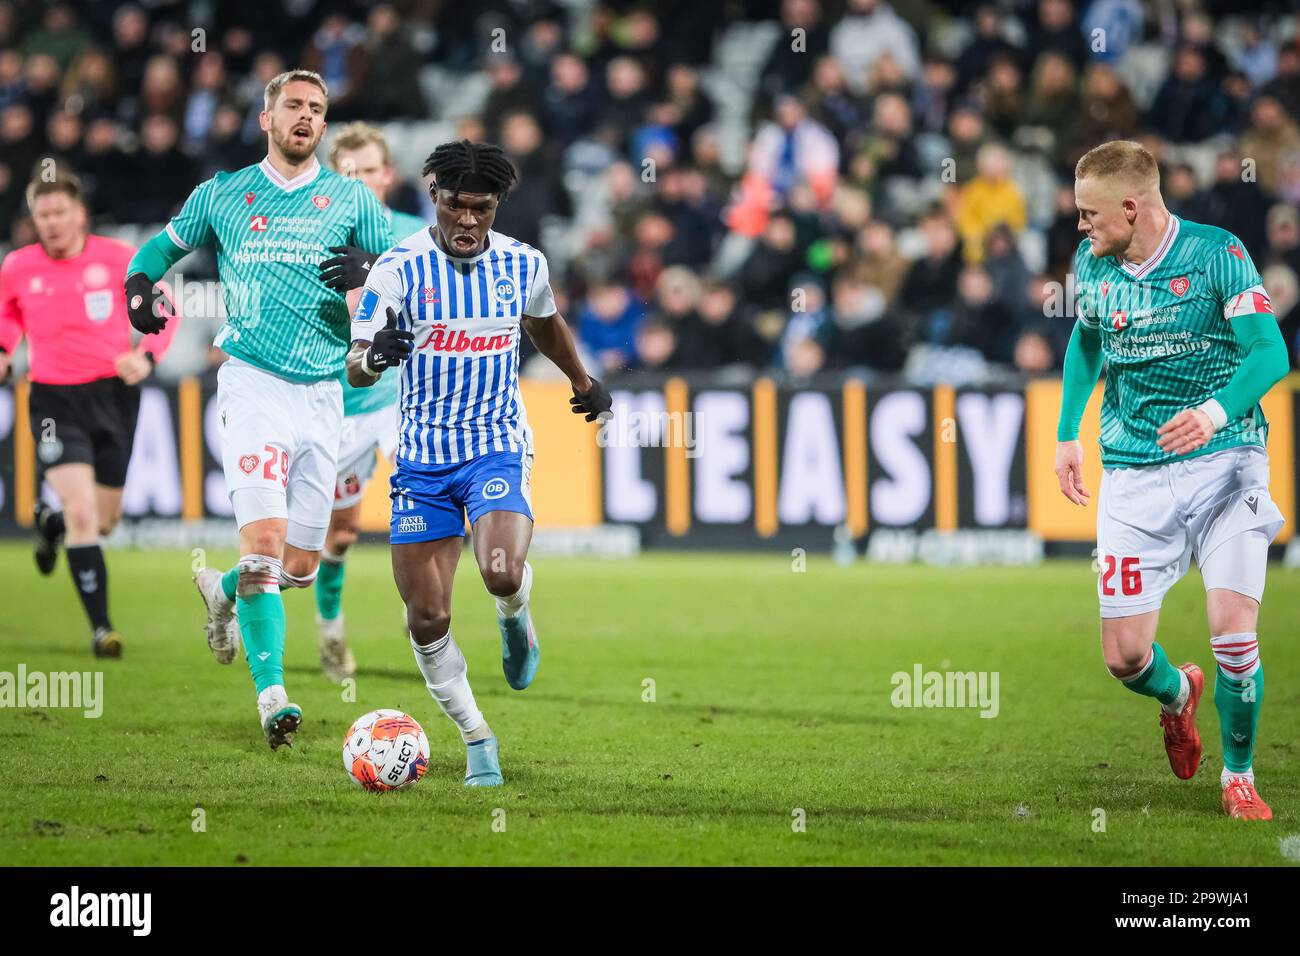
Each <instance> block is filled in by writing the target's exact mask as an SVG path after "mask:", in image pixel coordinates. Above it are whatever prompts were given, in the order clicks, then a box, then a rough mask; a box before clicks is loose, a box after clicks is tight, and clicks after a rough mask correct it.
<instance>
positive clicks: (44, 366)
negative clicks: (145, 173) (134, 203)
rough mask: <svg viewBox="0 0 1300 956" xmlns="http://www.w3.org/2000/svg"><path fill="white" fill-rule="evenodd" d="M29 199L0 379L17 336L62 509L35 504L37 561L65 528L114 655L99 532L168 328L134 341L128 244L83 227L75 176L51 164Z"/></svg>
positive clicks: (115, 514) (1, 291)
mask: <svg viewBox="0 0 1300 956" xmlns="http://www.w3.org/2000/svg"><path fill="white" fill-rule="evenodd" d="M27 205H28V207H29V208H30V209H31V213H32V221H33V223H34V225H35V227H36V235H37V240H38V241H37V242H35V243H33V244H32V245H30V246H24V247H23V248H21V249H17V250H15V251H14V252H11V253H10V254H9V255H8V256H6V257H5V258H4V263H3V265H0V382H3V381H4V380H5V379H7V378H8V377H9V373H10V362H11V361H12V356H13V352H14V349H15V348H17V346H18V343H19V341H20V340H21V339H22V338H23V336H24V335H25V336H26V337H27V346H28V349H29V358H30V360H31V362H30V365H31V368H30V371H29V373H28V375H29V377H30V378H31V381H32V386H31V403H30V410H31V426H32V436H33V437H34V438H35V439H36V442H37V445H36V450H37V457H38V458H39V459H40V465H41V467H42V468H43V470H44V478H45V480H46V481H48V482H49V483H50V487H51V488H53V489H54V493H55V494H56V495H58V498H59V503H60V505H61V507H62V509H63V510H62V511H56V510H54V509H53V508H51V507H50V506H49V505H48V504H46V503H45V502H43V501H40V500H38V501H37V503H36V514H35V519H36V565H37V567H38V568H39V569H40V572H41V573H42V574H50V573H51V572H52V571H53V570H54V565H55V561H56V559H57V557H58V548H59V543H60V541H63V540H64V538H65V536H66V543H67V551H68V569H69V570H70V571H71V572H72V580H73V583H74V584H75V585H76V587H77V593H78V594H79V595H80V596H81V604H82V607H83V608H84V609H85V611H86V617H87V618H88V619H89V621H90V629H91V635H92V638H91V640H92V647H93V649H94V652H95V656H96V657H120V656H121V655H122V639H121V637H120V636H119V635H118V634H117V632H116V631H114V629H113V623H112V621H111V619H110V618H109V616H108V569H107V567H106V566H105V564H104V552H103V550H102V549H101V548H100V546H99V539H100V536H102V535H107V534H109V533H110V532H111V531H112V530H113V528H114V527H115V526H116V525H117V522H118V519H120V518H121V517H122V488H123V486H124V485H125V484H126V470H127V464H128V463H129V462H130V460H131V446H132V444H133V442H134V440H135V425H136V417H137V414H138V412H139V410H140V383H141V382H142V381H144V380H145V379H146V378H147V377H148V376H149V373H150V372H152V371H153V366H154V362H155V360H156V359H160V358H162V356H163V353H164V352H166V351H167V346H168V345H170V344H171V339H172V337H173V336H174V335H175V333H176V325H175V324H173V325H172V326H171V328H169V329H167V330H166V331H165V332H163V333H162V334H160V335H151V336H148V337H147V338H145V339H143V340H142V341H141V342H140V344H138V345H136V346H132V344H131V325H130V323H129V322H128V321H127V309H126V301H125V298H124V297H123V295H122V279H123V277H125V275H126V268H127V263H128V262H129V261H130V259H131V256H132V254H133V253H134V252H135V250H134V249H133V248H132V247H131V246H128V245H126V244H125V243H122V242H118V241H117V240H116V239H107V238H104V237H103V236H95V235H91V234H90V233H89V227H88V221H87V213H86V207H85V204H84V202H83V201H82V196H81V185H80V183H79V182H78V180H77V178H76V176H74V175H73V174H72V173H70V172H67V171H65V170H56V175H55V176H54V177H53V178H51V179H48V180H47V179H44V178H39V177H38V178H37V179H35V180H33V181H32V183H31V184H30V185H29V186H28V187H27ZM39 484H40V483H39V482H38V487H39Z"/></svg>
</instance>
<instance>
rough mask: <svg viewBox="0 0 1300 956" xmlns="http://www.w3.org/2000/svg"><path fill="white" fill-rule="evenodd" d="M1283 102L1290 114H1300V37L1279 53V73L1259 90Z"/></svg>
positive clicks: (1262, 93) (1284, 108)
mask: <svg viewBox="0 0 1300 956" xmlns="http://www.w3.org/2000/svg"><path fill="white" fill-rule="evenodd" d="M1259 95H1260V96H1271V97H1273V99H1275V100H1277V101H1278V102H1279V103H1281V104H1282V109H1283V110H1285V111H1286V114H1287V115H1288V116H1300V39H1292V40H1291V41H1290V42H1289V43H1287V44H1286V45H1285V46H1283V47H1282V48H1281V49H1280V50H1279V51H1278V54H1277V75H1276V76H1274V77H1273V79H1271V80H1269V81H1268V82H1267V83H1265V84H1264V85H1263V86H1262V87H1261V88H1260V90H1259Z"/></svg>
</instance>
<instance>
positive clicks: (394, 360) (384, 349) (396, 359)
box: [364, 308, 415, 375]
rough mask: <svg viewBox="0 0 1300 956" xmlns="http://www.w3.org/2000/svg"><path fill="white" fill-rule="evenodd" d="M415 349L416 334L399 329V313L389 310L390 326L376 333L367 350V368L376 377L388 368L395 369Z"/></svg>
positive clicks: (365, 363)
mask: <svg viewBox="0 0 1300 956" xmlns="http://www.w3.org/2000/svg"><path fill="white" fill-rule="evenodd" d="M413 348H415V333H414V332H412V331H411V330H410V329H399V328H398V327H397V313H396V312H394V311H393V310H392V309H391V308H390V309H389V310H388V324H387V325H385V326H384V327H383V328H382V329H380V330H379V331H378V332H376V333H375V337H374V338H373V339H372V340H371V342H370V348H368V349H366V356H365V362H364V365H365V368H366V369H367V370H369V371H370V372H373V373H375V374H376V375H377V374H379V373H380V372H382V371H383V370H384V369H386V368H395V367H396V366H398V365H400V364H401V363H402V362H404V361H406V359H408V358H410V357H411V350H412V349H413Z"/></svg>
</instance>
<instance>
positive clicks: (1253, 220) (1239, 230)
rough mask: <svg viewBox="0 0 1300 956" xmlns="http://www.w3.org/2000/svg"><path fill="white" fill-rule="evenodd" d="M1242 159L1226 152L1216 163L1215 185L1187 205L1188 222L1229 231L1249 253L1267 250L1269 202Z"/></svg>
mask: <svg viewBox="0 0 1300 956" xmlns="http://www.w3.org/2000/svg"><path fill="white" fill-rule="evenodd" d="M1245 168H1246V167H1243V166H1242V162H1241V157H1239V156H1238V155H1237V154H1236V153H1232V152H1223V153H1220V154H1219V157H1218V159H1216V160H1215V162H1214V182H1213V183H1211V185H1210V187H1209V188H1208V189H1206V190H1203V191H1201V192H1199V193H1197V194H1196V195H1195V196H1194V197H1193V198H1192V199H1191V201H1190V202H1188V203H1187V205H1186V215H1187V218H1189V219H1193V220H1195V221H1196V222H1204V223H1208V224H1209V225H1211V226H1218V227H1219V228H1221V229H1226V230H1228V231H1229V232H1230V233H1232V234H1233V235H1234V236H1236V237H1237V238H1238V239H1240V240H1241V241H1242V242H1244V243H1245V244H1246V248H1247V249H1263V248H1264V243H1265V241H1266V240H1265V233H1264V219H1265V217H1266V216H1267V215H1268V205H1269V203H1268V198H1267V197H1266V196H1265V195H1264V194H1263V193H1262V192H1261V191H1260V189H1259V185H1258V184H1257V183H1255V182H1253V181H1250V182H1248V181H1247V180H1246V177H1245V176H1244V175H1243V173H1244V172H1245Z"/></svg>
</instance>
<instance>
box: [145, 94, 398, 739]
mask: <svg viewBox="0 0 1300 956" xmlns="http://www.w3.org/2000/svg"><path fill="white" fill-rule="evenodd" d="M328 102H329V100H328V91H327V89H326V86H325V81H324V80H322V79H321V78H320V76H318V75H317V74H315V73H311V72H309V71H306V70H292V71H289V72H287V73H281V74H280V75H278V76H276V77H275V78H273V79H272V80H271V81H270V82H269V83H267V85H266V91H265V96H264V103H263V105H264V109H263V111H262V113H261V127H262V129H263V130H264V131H265V132H266V134H267V141H268V153H267V156H266V158H265V159H263V160H262V161H261V162H260V163H257V164H256V165H253V166H248V167H246V168H244V169H241V170H238V171H237V172H233V173H217V174H216V175H215V176H214V177H213V178H212V179H210V180H208V181H207V182H205V183H202V184H201V185H199V186H198V187H197V188H196V189H195V190H194V192H193V193H192V194H191V195H190V197H189V199H187V200H186V202H185V205H184V206H183V207H182V208H181V211H180V212H179V213H178V214H177V215H176V216H175V217H174V218H173V219H172V220H171V222H169V223H168V224H167V227H166V228H165V229H164V230H163V231H162V232H160V233H158V234H157V235H156V236H154V237H153V238H152V239H150V240H149V242H148V243H146V244H145V246H144V248H142V249H141V250H140V252H139V253H138V254H137V255H136V257H135V258H134V259H132V260H131V265H130V270H129V275H128V277H127V280H126V288H127V297H128V300H129V301H130V304H131V315H132V322H133V323H136V325H137V327H138V328H139V327H144V328H152V327H154V326H156V325H161V323H162V321H163V320H161V319H158V318H156V317H155V316H154V314H153V310H152V309H151V307H150V303H151V300H152V298H153V284H154V282H155V281H156V280H157V279H159V278H160V277H161V276H162V275H163V273H165V272H166V271H167V269H169V268H170V267H171V266H172V265H173V264H174V263H175V262H176V261H178V260H179V259H180V258H181V257H183V256H184V255H186V254H187V253H188V252H189V251H190V250H192V249H194V248H196V247H198V246H201V245H206V244H212V245H214V246H216V250H217V270H218V273H219V275H220V277H221V282H222V285H223V291H224V295H225V302H226V313H227V319H226V322H225V324H224V325H223V326H222V327H221V329H220V331H218V333H217V337H216V339H215V341H214V344H215V345H217V346H219V347H220V348H222V349H223V350H225V351H226V352H227V353H228V354H229V355H230V359H229V360H228V361H226V362H225V363H223V364H222V366H221V369H220V371H219V372H218V373H217V401H218V406H219V408H220V410H221V420H222V440H221V444H222V464H223V467H224V471H225V477H226V485H227V487H228V489H229V491H230V502H231V505H232V506H233V507H234V510H235V520H236V521H237V522H238V524H239V554H240V558H239V563H238V564H237V565H236V566H235V567H233V568H231V569H230V570H229V571H227V572H225V573H224V574H222V573H221V572H220V571H218V570H216V569H213V568H204V569H203V570H201V571H200V572H199V574H198V575H197V577H196V579H195V581H196V583H197V585H198V587H199V592H200V594H202V596H203V600H204V602H205V603H206V604H207V608H208V624H207V636H208V644H209V646H210V647H211V649H212V652H213V654H214V655H215V656H216V658H217V660H218V661H219V662H221V663H223V664H226V663H229V662H230V661H231V660H232V659H233V658H234V656H235V652H236V651H237V650H238V648H239V638H240V635H242V637H243V642H244V646H245V650H246V654H247V657H248V664H249V669H250V670H251V672H252V676H253V684H254V686H255V687H256V689H257V709H258V716H259V718H260V720H261V724H262V729H263V731H264V732H265V734H266V740H267V743H268V744H270V746H271V749H272V750H274V749H276V748H278V747H280V746H282V745H283V744H286V743H292V735H293V733H294V732H295V731H296V730H297V729H298V726H299V724H300V723H301V721H302V711H301V709H300V708H299V707H298V705H296V704H294V703H292V702H290V700H289V698H288V695H287V693H286V691H285V688H284V638H285V618H284V603H283V601H282V600H281V596H280V589H281V588H286V587H290V588H303V587H309V586H310V585H311V583H312V581H313V580H314V579H315V577H316V569H317V567H318V565H319V563H320V553H321V548H322V547H324V544H325V534H326V529H327V528H328V527H329V523H330V514H331V509H332V505H333V501H334V483H335V477H336V475H337V473H338V467H337V461H336V459H337V456H338V447H339V433H340V431H341V429H342V423H343V397H342V386H341V385H340V383H339V369H340V368H341V367H342V364H343V357H344V354H345V353H346V351H347V343H348V337H347V336H348V308H347V303H346V302H345V299H344V294H343V293H341V292H337V291H335V290H334V289H331V288H329V287H327V286H325V285H323V284H322V283H321V279H320V270H319V265H318V264H319V263H320V261H321V260H322V259H323V258H324V257H325V253H326V251H327V249H328V248H329V247H330V246H334V245H348V246H359V247H360V248H362V249H364V250H366V251H367V252H376V253H377V252H382V251H383V250H385V249H387V248H388V247H389V246H391V245H392V231H391V229H390V227H389V224H388V217H387V216H386V215H385V213H384V210H383V207H381V206H380V205H379V202H378V201H377V200H376V199H375V197H374V194H372V193H371V192H370V190H368V189H366V188H365V186H364V185H363V184H362V183H360V182H358V181H357V180H354V179H345V178H344V177H342V176H339V175H338V174H336V173H333V172H331V171H330V170H327V169H322V168H321V165H320V163H318V162H317V160H316V147H317V146H318V145H319V143H320V140H321V137H322V136H323V135H324V133H325V111H326V109H327V107H328ZM236 609H237V613H236Z"/></svg>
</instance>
